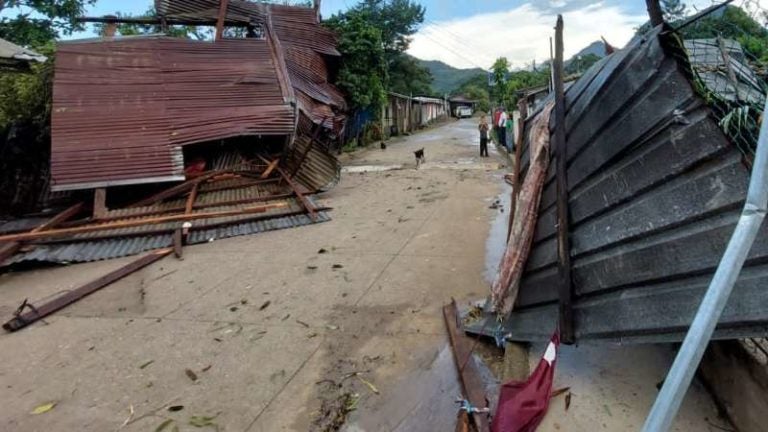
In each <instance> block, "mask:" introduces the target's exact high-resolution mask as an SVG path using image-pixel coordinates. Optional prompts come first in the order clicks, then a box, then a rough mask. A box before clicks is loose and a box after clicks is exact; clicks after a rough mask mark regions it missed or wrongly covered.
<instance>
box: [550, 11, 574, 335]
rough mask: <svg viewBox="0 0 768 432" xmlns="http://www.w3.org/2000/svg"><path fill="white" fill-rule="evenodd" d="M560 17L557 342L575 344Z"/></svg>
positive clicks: (557, 47)
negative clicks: (558, 295)
mask: <svg viewBox="0 0 768 432" xmlns="http://www.w3.org/2000/svg"><path fill="white" fill-rule="evenodd" d="M563 50H564V48H563V17H562V15H558V16H557V27H556V29H555V63H554V72H555V74H554V78H555V131H554V138H555V142H554V150H555V151H554V156H555V159H556V166H555V169H556V172H557V176H556V179H557V257H558V260H557V267H558V273H559V276H560V280H559V291H560V339H561V340H562V341H563V343H565V344H572V343H574V336H575V335H574V328H573V305H572V297H573V286H572V279H571V244H570V239H569V232H568V231H569V229H568V228H569V217H568V177H567V176H568V172H567V163H568V154H567V145H566V137H565V90H564V83H563V76H564V75H563V73H564V72H563Z"/></svg>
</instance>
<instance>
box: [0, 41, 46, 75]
mask: <svg viewBox="0 0 768 432" xmlns="http://www.w3.org/2000/svg"><path fill="white" fill-rule="evenodd" d="M45 60H46V57H45V56H44V55H41V54H38V53H36V52H34V51H32V50H28V49H26V48H24V47H20V46H18V45H16V44H14V43H12V42H8V41H7V40H5V39H0V68H11V69H21V68H25V67H27V66H28V65H29V63H42V62H44V61H45Z"/></svg>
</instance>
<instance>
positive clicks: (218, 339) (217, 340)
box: [213, 338, 223, 342]
mask: <svg viewBox="0 0 768 432" xmlns="http://www.w3.org/2000/svg"><path fill="white" fill-rule="evenodd" d="M213 340H215V341H216V342H223V341H222V340H221V338H213Z"/></svg>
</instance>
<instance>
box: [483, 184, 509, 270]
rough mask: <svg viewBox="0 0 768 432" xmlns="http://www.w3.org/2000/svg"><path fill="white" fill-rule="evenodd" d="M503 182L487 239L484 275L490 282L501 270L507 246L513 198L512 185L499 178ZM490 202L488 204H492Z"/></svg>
mask: <svg viewBox="0 0 768 432" xmlns="http://www.w3.org/2000/svg"><path fill="white" fill-rule="evenodd" d="M499 180H500V181H501V182H502V184H503V187H502V192H501V193H500V194H499V196H498V197H497V198H496V200H498V202H499V209H497V210H496V211H497V213H496V216H494V218H493V221H492V222H491V229H490V231H489V232H488V239H487V240H486V241H485V273H484V274H483V276H484V277H485V280H486V281H487V282H488V283H489V284H490V283H493V280H494V278H495V277H496V273H497V272H498V271H499V264H500V263H501V257H502V256H503V255H504V251H505V250H506V248H507V230H508V229H509V209H510V201H511V199H512V187H511V186H509V185H508V184H507V183H506V182H504V180H503V179H501V178H500V179H499ZM491 204H492V202H489V203H488V205H491Z"/></svg>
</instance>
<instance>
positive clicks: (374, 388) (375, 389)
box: [357, 374, 379, 394]
mask: <svg viewBox="0 0 768 432" xmlns="http://www.w3.org/2000/svg"><path fill="white" fill-rule="evenodd" d="M357 379H359V380H360V381H362V382H363V384H365V385H366V386H368V388H369V389H371V391H372V392H374V393H375V394H379V389H377V388H376V386H375V385H373V383H372V382H370V381H368V380H367V379H365V378H363V377H361V376H360V374H358V375H357Z"/></svg>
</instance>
